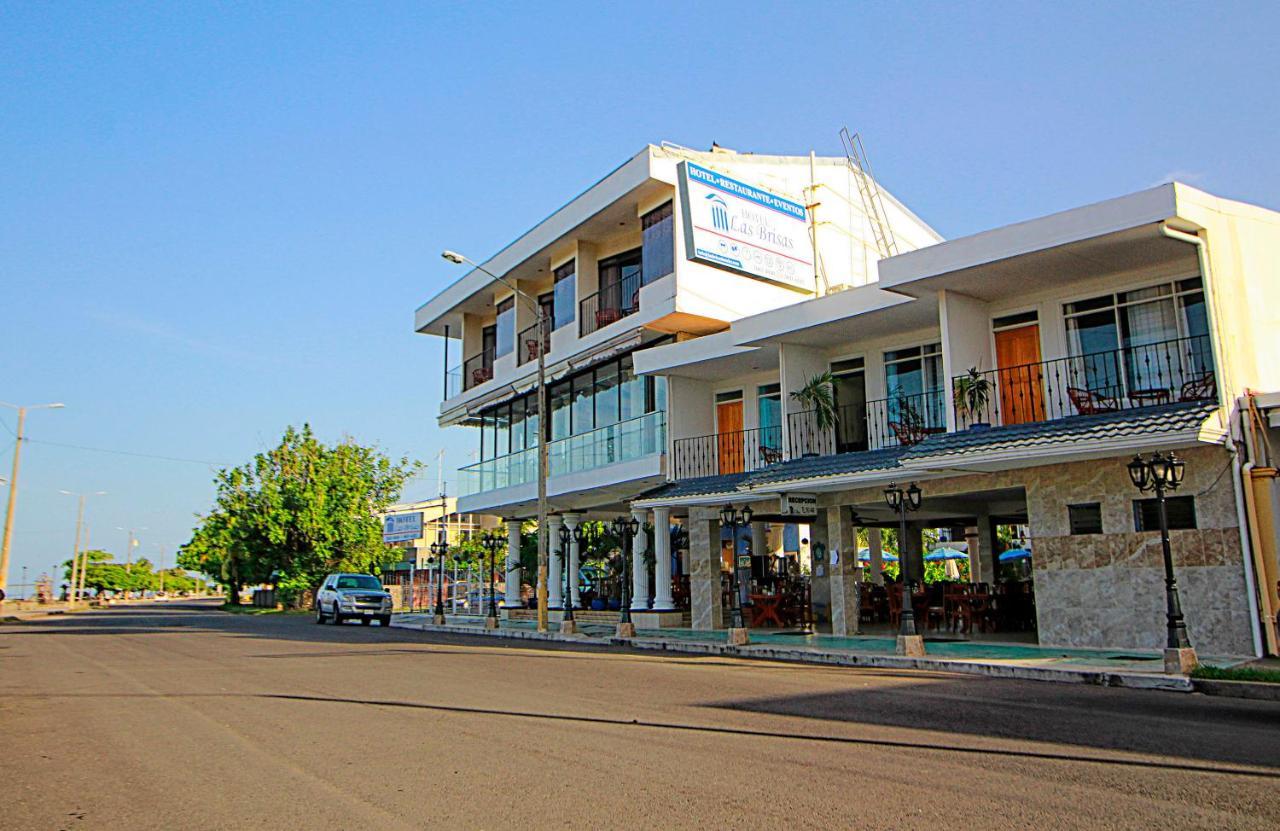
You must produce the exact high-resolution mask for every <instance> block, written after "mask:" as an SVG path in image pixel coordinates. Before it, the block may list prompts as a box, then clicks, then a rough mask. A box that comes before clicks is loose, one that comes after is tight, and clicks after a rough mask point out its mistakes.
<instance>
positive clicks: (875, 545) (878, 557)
mask: <svg viewBox="0 0 1280 831" xmlns="http://www.w3.org/2000/svg"><path fill="white" fill-rule="evenodd" d="M883 542H884V538H883V537H882V536H881V535H880V529H879V528H868V529H867V553H868V554H870V555H871V562H870V563H869V564H868V566H867V567H868V568H870V569H871V582H873V583H875V584H876V585H877V586H883V585H884V572H883V571H882V569H883V568H884V545H883Z"/></svg>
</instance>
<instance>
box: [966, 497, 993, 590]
mask: <svg viewBox="0 0 1280 831" xmlns="http://www.w3.org/2000/svg"><path fill="white" fill-rule="evenodd" d="M974 556H975V555H974V553H973V552H971V553H970V554H969V562H970V563H971V564H972V563H973V561H974ZM976 557H977V563H978V567H977V569H974V568H973V566H972V565H970V567H969V573H970V575H971V577H970V579H971V580H973V581H974V582H977V583H994V582H995V581H996V527H995V524H994V523H992V522H991V514H989V513H986V512H985V511H984V512H982V513H980V514H978V550H977V552H976Z"/></svg>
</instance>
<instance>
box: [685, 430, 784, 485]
mask: <svg viewBox="0 0 1280 831" xmlns="http://www.w3.org/2000/svg"><path fill="white" fill-rule="evenodd" d="M780 461H782V427H781V425H778V426H774V427H756V428H753V429H750V430H737V431H735V432H732V433H716V434H713V435H710V436H697V437H695V438H689V439H676V440H675V441H674V442H672V446H671V476H672V478H674V479H677V480H679V479H694V478H697V477H700V476H719V475H721V474H725V473H749V472H751V471H753V470H759V469H760V468H762V467H765V466H766V465H771V464H774V463H775V462H780Z"/></svg>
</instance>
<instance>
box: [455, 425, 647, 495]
mask: <svg viewBox="0 0 1280 831" xmlns="http://www.w3.org/2000/svg"><path fill="white" fill-rule="evenodd" d="M666 436H667V434H666V414H665V413H661V412H654V413H645V414H644V415H642V416H637V417H636V418H632V419H628V420H626V421H620V422H618V423H617V424H610V425H608V426H606V427H597V428H596V429H595V430H591V431H589V432H586V433H582V434H580V435H577V436H568V437H567V438H563V439H556V440H555V441H553V442H549V443H548V444H547V474H548V478H555V477H557V476H565V475H567V474H571V473H581V472H584V471H588V470H595V469H598V468H602V467H605V466H607V465H612V464H618V463H621V462H630V461H634V460H636V459H641V458H644V457H645V456H653V455H657V454H661V453H663V452H665V450H666V441H667V439H666ZM537 481H538V448H537V447H531V448H527V449H525V450H520V451H517V452H515V453H509V454H507V455H505V456H499V457H498V458H496V459H486V460H485V461H483V462H477V463H475V464H472V465H467V466H466V467H464V468H462V469H460V470H459V471H458V489H459V495H460V496H472V495H474V494H477V493H487V492H489V491H495V490H500V489H502V488H509V487H515V486H518V485H529V484H534V483H536V482H537Z"/></svg>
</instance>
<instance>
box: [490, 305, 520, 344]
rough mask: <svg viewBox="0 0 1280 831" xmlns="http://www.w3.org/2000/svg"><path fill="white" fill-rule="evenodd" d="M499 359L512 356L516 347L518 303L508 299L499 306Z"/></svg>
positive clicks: (497, 330) (497, 333) (497, 332)
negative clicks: (512, 351)
mask: <svg viewBox="0 0 1280 831" xmlns="http://www.w3.org/2000/svg"><path fill="white" fill-rule="evenodd" d="M496 336H497V350H496V352H495V354H496V355H497V356H498V357H502V356H503V355H509V354H511V350H512V349H514V348H515V345H516V301H515V298H514V297H508V298H507V299H506V300H503V301H502V302H501V303H499V304H498V324H497V329H496Z"/></svg>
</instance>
